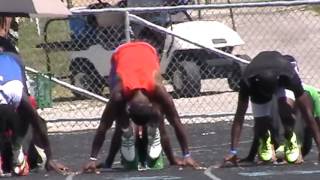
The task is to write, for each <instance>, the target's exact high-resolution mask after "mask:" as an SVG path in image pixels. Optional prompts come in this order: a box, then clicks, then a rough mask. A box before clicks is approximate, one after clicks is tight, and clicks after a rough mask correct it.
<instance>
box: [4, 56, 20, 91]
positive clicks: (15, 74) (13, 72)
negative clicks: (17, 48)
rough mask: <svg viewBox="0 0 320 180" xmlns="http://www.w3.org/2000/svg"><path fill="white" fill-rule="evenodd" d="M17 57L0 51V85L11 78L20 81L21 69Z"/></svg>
mask: <svg viewBox="0 0 320 180" xmlns="http://www.w3.org/2000/svg"><path fill="white" fill-rule="evenodd" d="M16 58H17V57H16V56H13V55H11V54H7V53H0V85H4V84H5V83H7V82H9V81H13V80H18V81H21V82H22V80H23V78H22V73H23V72H22V69H21V66H20V64H19V63H18V62H17V59H16Z"/></svg>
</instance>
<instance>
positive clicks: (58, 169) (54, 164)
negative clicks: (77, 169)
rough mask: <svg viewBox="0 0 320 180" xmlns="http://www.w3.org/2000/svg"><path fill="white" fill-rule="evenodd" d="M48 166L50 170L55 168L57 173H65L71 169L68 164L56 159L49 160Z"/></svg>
mask: <svg viewBox="0 0 320 180" xmlns="http://www.w3.org/2000/svg"><path fill="white" fill-rule="evenodd" d="M47 168H48V170H54V171H56V172H57V173H59V174H63V175H65V174H67V173H68V172H70V169H69V168H68V167H67V166H65V165H63V164H61V163H59V162H57V161H56V160H49V161H48V163H47Z"/></svg>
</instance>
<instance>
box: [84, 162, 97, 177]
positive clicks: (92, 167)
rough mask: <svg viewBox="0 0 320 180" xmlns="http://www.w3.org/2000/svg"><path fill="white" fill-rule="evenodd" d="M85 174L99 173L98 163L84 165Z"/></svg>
mask: <svg viewBox="0 0 320 180" xmlns="http://www.w3.org/2000/svg"><path fill="white" fill-rule="evenodd" d="M82 172H83V173H97V174H98V173H99V172H98V171H97V163H96V161H89V162H88V163H87V164H85V165H84V167H83V168H82Z"/></svg>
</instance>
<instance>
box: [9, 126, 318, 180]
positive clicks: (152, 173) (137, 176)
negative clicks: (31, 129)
mask: <svg viewBox="0 0 320 180" xmlns="http://www.w3.org/2000/svg"><path fill="white" fill-rule="evenodd" d="M252 123H253V121H252V120H246V121H245V124H244V128H243V133H242V135H241V140H240V145H239V156H240V157H245V155H246V153H248V149H249V147H250V143H251V138H252ZM186 127H187V131H188V137H189V139H190V140H189V144H190V150H191V153H192V156H193V158H194V159H195V160H197V161H198V162H199V163H201V165H202V166H205V167H207V169H206V170H194V169H192V168H180V167H176V166H172V167H170V166H169V165H168V163H166V166H165V169H163V170H146V171H126V170H124V169H122V168H121V166H120V164H119V156H117V157H116V160H115V165H114V168H113V169H104V170H101V173H100V174H77V173H76V172H77V171H80V169H81V167H82V166H83V165H84V164H85V163H86V162H87V160H88V159H89V153H90V149H91V144H92V140H93V136H94V131H93V130H89V131H88V130H87V131H79V132H73V133H61V134H50V136H49V137H50V140H51V144H52V148H53V153H54V155H53V156H54V158H56V159H58V160H59V161H60V162H63V163H64V164H66V165H67V166H69V167H70V168H71V169H72V171H73V172H74V173H71V174H69V175H65V176H63V175H59V174H57V173H55V172H49V173H48V172H38V173H35V172H34V173H32V174H31V175H29V176H27V177H23V179H26V180H28V179H30V180H31V179H33V180H37V179H50V180H51V179H53V180H56V179H57V180H58V179H59V180H60V179H65V180H85V179H86V180H87V179H90V180H100V179H106V180H174V179H185V180H195V179H197V180H202V179H203V180H206V179H209V180H210V179H213V180H223V179H225V180H228V179H238V180H242V179H246V180H248V179H249V180H251V179H252V180H253V179H284V180H286V179H288V180H289V179H290V180H295V179H297V180H301V179H308V180H312V179H319V176H320V166H319V165H318V163H317V161H316V159H317V149H316V148H315V146H314V147H313V149H312V151H311V152H310V154H308V155H307V156H306V157H305V162H304V163H303V164H301V165H293V164H285V165H274V164H271V163H270V164H263V165H257V164H247V165H243V166H240V167H229V168H215V166H216V165H219V164H220V163H221V162H222V159H223V157H224V155H225V154H226V153H227V152H228V149H229V142H230V128H231V122H230V121H220V122H216V123H201V124H192V125H189V124H188V125H186ZM168 129H169V132H170V133H169V134H170V136H171V142H172V145H173V147H174V152H175V154H176V155H180V154H181V151H180V148H179V145H178V144H177V141H176V138H175V137H174V132H173V130H172V128H171V127H168ZM112 133H113V130H110V131H108V132H107V135H106V141H105V143H104V145H103V148H102V149H101V151H100V154H99V160H101V161H103V160H104V158H105V157H106V155H107V151H108V148H109V144H110V137H111V135H112ZM10 179H21V178H19V177H12V178H10Z"/></svg>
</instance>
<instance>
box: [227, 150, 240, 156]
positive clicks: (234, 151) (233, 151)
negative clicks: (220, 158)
mask: <svg viewBox="0 0 320 180" xmlns="http://www.w3.org/2000/svg"><path fill="white" fill-rule="evenodd" d="M229 153H230V154H232V155H237V153H238V151H237V150H234V149H230V151H229Z"/></svg>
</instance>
